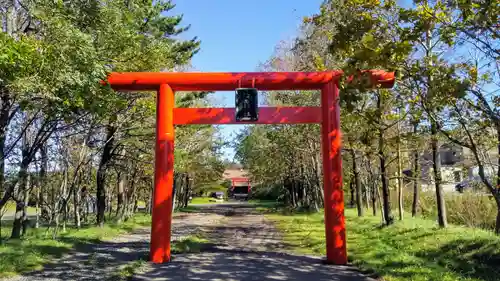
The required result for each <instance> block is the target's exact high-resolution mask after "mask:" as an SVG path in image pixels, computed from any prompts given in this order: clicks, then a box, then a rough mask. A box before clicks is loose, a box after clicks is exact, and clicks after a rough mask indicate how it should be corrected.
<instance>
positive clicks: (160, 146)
mask: <svg viewBox="0 0 500 281" xmlns="http://www.w3.org/2000/svg"><path fill="white" fill-rule="evenodd" d="M174 103H175V98H174V91H173V90H172V88H171V87H170V86H169V85H167V84H161V85H160V87H159V90H158V94H157V103H156V148H155V155H156V156H155V171H156V172H155V179H154V196H153V219H152V220H153V221H152V225H151V244H150V258H151V261H152V262H154V263H164V262H169V261H170V238H171V233H172V229H171V228H172V224H171V220H172V207H173V205H172V200H173V197H172V191H173V190H172V189H173V183H174V139H175V131H174Z"/></svg>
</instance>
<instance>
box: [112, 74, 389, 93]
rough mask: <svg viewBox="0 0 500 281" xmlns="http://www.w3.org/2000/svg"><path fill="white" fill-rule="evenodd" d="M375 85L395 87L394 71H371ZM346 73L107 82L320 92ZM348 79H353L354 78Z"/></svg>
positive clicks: (116, 77) (123, 77)
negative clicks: (325, 85) (319, 90)
mask: <svg viewBox="0 0 500 281" xmlns="http://www.w3.org/2000/svg"><path fill="white" fill-rule="evenodd" d="M362 73H369V77H370V80H371V81H370V82H371V84H372V85H379V86H380V87H382V88H392V86H393V85H394V81H395V79H394V72H386V71H383V70H367V71H363V72H362ZM342 75H343V72H342V71H340V70H335V71H322V72H232V73H231V72H226V73H223V72H208V73H206V72H125V73H120V72H114V73H111V74H110V75H109V77H108V80H107V82H108V83H109V84H110V85H111V87H112V88H113V89H115V90H120V91H134V90H136V91H137V90H142V91H148V90H150V91H152V90H157V89H158V87H159V85H161V84H168V85H169V86H170V87H171V88H172V90H174V91H200V90H203V91H233V90H234V89H236V88H257V89H259V90H269V91H270V90H283V89H292V88H293V89H295V90H317V89H321V87H322V86H323V85H324V84H326V83H328V82H330V81H335V80H338V79H340V77H342ZM348 80H352V77H351V78H350V79H348Z"/></svg>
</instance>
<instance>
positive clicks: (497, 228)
mask: <svg viewBox="0 0 500 281" xmlns="http://www.w3.org/2000/svg"><path fill="white" fill-rule="evenodd" d="M497 201H500V200H497ZM497 206H500V202H497ZM497 208H498V209H497V221H496V223H495V234H496V235H500V207H497Z"/></svg>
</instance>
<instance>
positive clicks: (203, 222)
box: [7, 204, 371, 281]
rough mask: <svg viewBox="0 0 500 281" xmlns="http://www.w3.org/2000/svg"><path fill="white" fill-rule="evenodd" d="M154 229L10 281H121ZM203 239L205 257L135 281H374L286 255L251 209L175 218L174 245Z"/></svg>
mask: <svg viewBox="0 0 500 281" xmlns="http://www.w3.org/2000/svg"><path fill="white" fill-rule="evenodd" d="M149 233H150V231H149V229H141V230H137V231H136V232H134V233H132V234H128V235H124V236H120V237H117V238H115V239H113V240H110V241H106V242H103V243H99V244H87V245H81V246H79V247H77V248H76V249H75V251H74V252H73V253H72V254H70V255H67V256H65V257H63V258H61V259H59V260H56V261H54V262H53V263H52V264H49V265H47V266H45V268H44V269H43V270H42V271H37V272H32V273H29V274H25V275H23V276H19V277H15V278H11V279H7V280H8V281H24V280H34V281H49V280H51V281H52V280H54V281H55V280H116V279H117V278H116V277H113V276H114V274H116V272H117V271H118V269H119V268H120V267H122V266H124V265H126V264H129V263H130V262H132V261H134V260H138V259H141V258H142V259H143V258H145V257H147V255H148V251H149ZM194 233H203V235H204V236H205V237H206V238H207V239H208V240H209V241H210V243H209V244H208V245H205V246H204V248H203V249H204V250H203V251H202V252H201V253H196V254H194V253H193V254H178V255H174V256H173V258H172V262H171V263H168V264H161V265H157V264H150V263H147V264H146V265H144V266H141V267H140V269H139V272H136V274H135V275H134V276H133V277H132V278H131V279H132V280H171V281H180V280H214V281H215V280H228V281H233V280H238V281H240V280H262V281H265V280H297V281H298V280H308V281H309V280H311V281H312V280H314V281H326V280H345V281H368V280H371V279H368V278H365V277H363V276H362V275H361V274H360V273H358V272H357V271H355V270H353V269H352V268H349V267H341V266H326V265H322V264H321V259H320V258H316V257H305V256H298V255H291V254H286V253H283V252H282V250H281V249H282V245H281V243H280V236H279V233H278V232H277V231H276V230H275V229H274V227H273V225H272V224H271V223H270V222H268V221H267V220H266V219H265V218H264V216H263V215H261V214H258V213H256V212H254V209H252V208H251V207H249V206H248V205H240V204H238V205H214V206H205V207H203V208H202V209H201V210H200V211H199V212H196V213H189V214H180V215H177V216H176V217H175V218H174V225H173V237H172V238H173V239H174V240H179V239H182V238H183V237H186V236H189V235H192V234H194Z"/></svg>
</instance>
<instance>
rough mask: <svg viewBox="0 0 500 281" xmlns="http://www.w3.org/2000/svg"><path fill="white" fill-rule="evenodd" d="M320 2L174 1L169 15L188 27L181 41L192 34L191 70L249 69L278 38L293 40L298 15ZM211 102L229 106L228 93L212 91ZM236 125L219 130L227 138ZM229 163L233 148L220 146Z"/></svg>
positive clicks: (316, 7) (231, 100) (313, 9)
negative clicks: (196, 46)
mask: <svg viewBox="0 0 500 281" xmlns="http://www.w3.org/2000/svg"><path fill="white" fill-rule="evenodd" d="M321 2H322V0H252V1H241V0H211V1H207V0H178V1H175V3H176V8H175V9H174V11H173V12H174V13H175V14H183V15H184V19H183V23H184V24H185V25H186V24H190V25H191V29H190V30H189V31H188V32H186V33H185V34H183V35H182V37H183V38H186V39H187V38H192V37H193V36H197V37H198V38H199V39H200V40H201V50H200V52H199V53H198V54H197V55H196V56H195V57H194V59H193V62H192V64H193V67H194V69H195V70H196V71H206V72H213V71H214V72H215V71H217V72H218V71H223V72H244V71H255V70H256V69H257V67H258V65H259V63H261V62H265V61H266V60H267V59H268V58H269V57H270V56H271V55H272V53H273V51H274V48H275V46H276V45H277V44H278V42H279V41H280V40H284V39H289V38H293V36H294V35H295V34H296V32H297V30H298V27H299V25H300V23H301V21H302V18H303V17H304V16H308V15H311V14H314V13H316V12H317V11H319V6H320V4H321ZM212 98H213V100H214V103H215V104H216V105H217V106H221V107H233V106H234V92H217V93H215V94H214V95H213V97H212ZM241 128H242V126H239V125H228V126H222V133H223V134H224V136H225V137H227V138H232V137H233V136H234V134H235V132H237V131H238V130H240V129H241ZM224 152H225V154H226V157H227V158H229V159H232V157H233V154H234V152H233V150H232V149H231V148H226V150H225V151H224Z"/></svg>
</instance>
